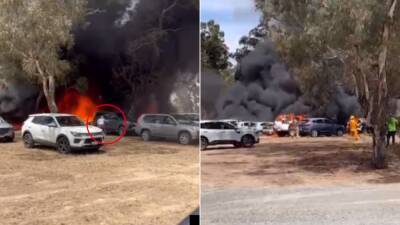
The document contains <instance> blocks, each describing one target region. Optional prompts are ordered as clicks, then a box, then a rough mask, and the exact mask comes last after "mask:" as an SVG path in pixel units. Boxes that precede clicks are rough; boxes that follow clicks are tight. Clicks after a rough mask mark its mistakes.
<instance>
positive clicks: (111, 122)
mask: <svg viewBox="0 0 400 225" xmlns="http://www.w3.org/2000/svg"><path fill="white" fill-rule="evenodd" d="M106 127H107V129H109V130H110V131H112V132H117V131H118V128H119V118H118V116H117V115H116V114H109V115H108V118H107V120H106Z"/></svg>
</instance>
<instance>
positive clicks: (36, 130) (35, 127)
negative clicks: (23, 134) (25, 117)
mask: <svg viewBox="0 0 400 225" xmlns="http://www.w3.org/2000/svg"><path fill="white" fill-rule="evenodd" d="M42 120H43V117H42V116H35V117H33V119H32V122H31V123H30V124H29V125H28V126H27V129H28V130H29V131H30V133H31V134H32V137H33V139H34V140H35V141H39V142H41V141H42V139H43V135H42V132H41V127H42V125H41V123H42Z"/></svg>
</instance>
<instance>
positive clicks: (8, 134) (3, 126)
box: [0, 117, 15, 142]
mask: <svg viewBox="0 0 400 225" xmlns="http://www.w3.org/2000/svg"><path fill="white" fill-rule="evenodd" d="M14 137H15V134H14V127H13V126H12V125H11V124H9V123H7V121H5V120H4V119H3V118H2V117H0V139H1V140H4V141H6V142H12V141H14Z"/></svg>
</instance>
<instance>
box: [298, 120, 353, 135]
mask: <svg viewBox="0 0 400 225" xmlns="http://www.w3.org/2000/svg"><path fill="white" fill-rule="evenodd" d="M299 129H300V135H302V136H306V135H311V136H312V137H318V136H320V135H327V136H331V135H336V136H343V134H344V132H345V126H343V125H340V124H337V123H335V122H334V121H333V120H330V119H327V118H309V119H304V120H303V121H302V122H301V123H300V125H299Z"/></svg>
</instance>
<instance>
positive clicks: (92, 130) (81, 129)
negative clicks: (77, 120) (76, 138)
mask: <svg viewBox="0 0 400 225" xmlns="http://www.w3.org/2000/svg"><path fill="white" fill-rule="evenodd" d="M63 128H64V129H65V130H68V131H71V132H77V133H84V134H87V133H88V132H87V129H86V126H79V127H63ZM89 131H90V133H98V132H102V131H103V130H102V129H101V128H99V127H95V126H92V125H89Z"/></svg>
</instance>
